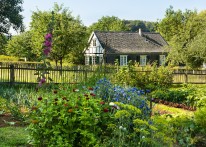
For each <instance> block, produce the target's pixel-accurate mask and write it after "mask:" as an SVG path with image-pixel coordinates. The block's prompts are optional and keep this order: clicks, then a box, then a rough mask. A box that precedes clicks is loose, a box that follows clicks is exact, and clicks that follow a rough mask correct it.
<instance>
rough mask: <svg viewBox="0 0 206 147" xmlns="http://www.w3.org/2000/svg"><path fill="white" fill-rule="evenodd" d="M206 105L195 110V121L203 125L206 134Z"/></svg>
mask: <svg viewBox="0 0 206 147" xmlns="http://www.w3.org/2000/svg"><path fill="white" fill-rule="evenodd" d="M205 115H206V107H202V108H199V109H198V110H197V112H195V122H196V123H197V124H198V125H199V126H200V127H201V129H202V131H203V133H205V134H206V119H205Z"/></svg>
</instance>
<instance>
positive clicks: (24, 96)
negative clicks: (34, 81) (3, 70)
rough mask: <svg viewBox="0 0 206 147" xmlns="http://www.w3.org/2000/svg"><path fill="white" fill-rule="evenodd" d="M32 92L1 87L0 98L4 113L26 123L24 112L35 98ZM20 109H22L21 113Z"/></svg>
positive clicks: (24, 88) (32, 90) (26, 89)
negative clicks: (8, 113)
mask: <svg viewBox="0 0 206 147" xmlns="http://www.w3.org/2000/svg"><path fill="white" fill-rule="evenodd" d="M34 91H35V90H34V89H30V88H26V87H23V88H18V87H10V88H8V87H6V86H1V88H0V97H2V98H3V99H2V100H4V101H5V103H4V105H3V106H4V108H5V109H4V111H7V112H10V113H11V115H12V116H13V117H14V118H15V119H18V120H21V121H26V120H27V117H28V114H27V113H26V112H27V110H28V108H29V107H30V105H31V104H32V101H33V97H35V96H36V94H35V92H34ZM22 109H24V112H23V113H22Z"/></svg>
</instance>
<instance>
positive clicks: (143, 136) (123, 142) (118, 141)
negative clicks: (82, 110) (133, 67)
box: [104, 102, 171, 146]
mask: <svg viewBox="0 0 206 147" xmlns="http://www.w3.org/2000/svg"><path fill="white" fill-rule="evenodd" d="M115 104H116V105H117V106H119V108H120V110H118V111H117V112H116V113H115V115H114V117H115V119H116V121H117V122H116V124H112V125H111V128H112V130H113V131H112V136H111V137H110V138H109V140H105V142H104V145H105V146H137V145H138V146H151V145H152V146H159V145H170V144H171V139H169V138H168V137H166V136H163V135H164V133H163V132H162V130H158V129H157V128H156V126H155V125H153V122H152V121H151V120H147V119H146V120H145V119H141V115H142V114H141V111H140V109H138V108H137V107H135V106H133V105H129V104H122V103H119V102H116V103H115ZM157 132H161V133H159V134H158V133H157Z"/></svg>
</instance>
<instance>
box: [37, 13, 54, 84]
mask: <svg viewBox="0 0 206 147" xmlns="http://www.w3.org/2000/svg"><path fill="white" fill-rule="evenodd" d="M53 23H54V13H53V12H52V22H51V23H50V24H49V27H48V32H49V33H47V34H46V35H45V36H44V42H43V45H42V49H43V58H42V59H43V66H42V68H43V69H41V70H40V73H39V72H38V73H37V74H38V75H40V77H39V78H38V81H39V85H38V86H42V84H44V83H46V81H47V80H46V76H45V75H46V74H49V72H48V71H47V70H48V66H50V64H49V63H48V62H46V58H47V57H48V56H49V54H50V53H51V49H52V31H53ZM48 79H49V80H50V81H52V79H51V78H50V77H48Z"/></svg>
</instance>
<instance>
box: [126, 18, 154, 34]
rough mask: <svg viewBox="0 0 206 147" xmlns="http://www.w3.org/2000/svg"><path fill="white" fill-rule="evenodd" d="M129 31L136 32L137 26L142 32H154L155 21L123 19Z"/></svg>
mask: <svg viewBox="0 0 206 147" xmlns="http://www.w3.org/2000/svg"><path fill="white" fill-rule="evenodd" d="M123 21H124V24H125V25H126V27H127V28H128V30H129V31H132V32H136V31H138V30H139V28H141V29H142V31H144V32H154V31H155V27H156V23H155V22H149V21H141V20H123Z"/></svg>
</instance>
